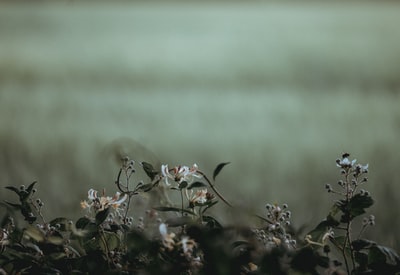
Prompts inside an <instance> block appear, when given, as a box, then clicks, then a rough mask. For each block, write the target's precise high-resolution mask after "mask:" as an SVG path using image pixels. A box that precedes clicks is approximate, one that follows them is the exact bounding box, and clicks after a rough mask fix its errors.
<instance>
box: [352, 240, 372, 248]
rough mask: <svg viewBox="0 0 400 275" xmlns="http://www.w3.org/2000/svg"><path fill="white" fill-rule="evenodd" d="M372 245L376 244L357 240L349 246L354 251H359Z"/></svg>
mask: <svg viewBox="0 0 400 275" xmlns="http://www.w3.org/2000/svg"><path fill="white" fill-rule="evenodd" d="M373 245H376V243H375V242H373V241H370V240H366V239H358V240H355V241H353V242H352V243H351V246H352V247H353V249H354V250H355V251H360V250H361V249H366V248H370V247H371V246H373Z"/></svg>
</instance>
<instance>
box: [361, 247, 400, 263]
mask: <svg viewBox="0 0 400 275" xmlns="http://www.w3.org/2000/svg"><path fill="white" fill-rule="evenodd" d="M368 263H369V265H370V266H382V265H390V266H396V265H398V264H399V263H400V258H399V255H397V253H396V252H395V251H394V250H392V249H391V248H388V247H385V246H381V245H374V246H372V247H371V248H370V250H369V254H368Z"/></svg>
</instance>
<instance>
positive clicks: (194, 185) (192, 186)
mask: <svg viewBox="0 0 400 275" xmlns="http://www.w3.org/2000/svg"><path fill="white" fill-rule="evenodd" d="M199 187H207V184H205V183H204V182H201V181H195V182H193V183H191V184H190V185H189V186H188V187H187V189H189V190H190V189H192V188H199Z"/></svg>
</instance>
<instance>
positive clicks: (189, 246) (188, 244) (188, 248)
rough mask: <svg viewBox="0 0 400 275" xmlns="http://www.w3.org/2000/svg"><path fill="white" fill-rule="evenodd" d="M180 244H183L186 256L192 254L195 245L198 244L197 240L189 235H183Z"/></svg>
mask: <svg viewBox="0 0 400 275" xmlns="http://www.w3.org/2000/svg"><path fill="white" fill-rule="evenodd" d="M179 244H181V245H182V250H183V254H185V255H186V256H191V255H192V253H193V249H194V247H195V246H197V244H196V242H195V241H194V240H192V239H189V237H187V236H183V237H182V239H181V241H180V242H179Z"/></svg>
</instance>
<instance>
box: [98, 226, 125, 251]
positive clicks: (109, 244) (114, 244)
mask: <svg viewBox="0 0 400 275" xmlns="http://www.w3.org/2000/svg"><path fill="white" fill-rule="evenodd" d="M103 240H104V242H105V243H106V244H105V243H104V242H103V241H101V242H99V244H100V247H101V249H102V250H103V251H107V250H108V251H110V250H115V249H117V248H118V247H119V245H120V243H121V241H120V239H119V237H118V234H117V233H114V232H107V231H106V232H104V234H103Z"/></svg>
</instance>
